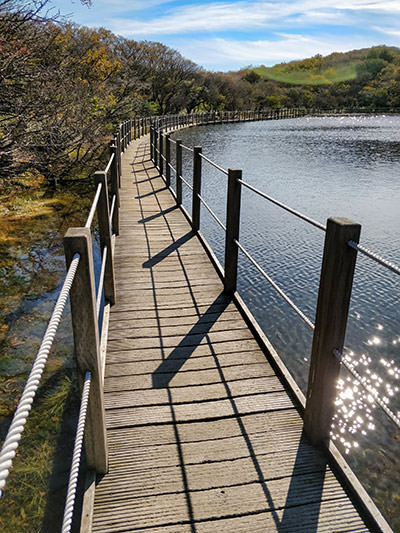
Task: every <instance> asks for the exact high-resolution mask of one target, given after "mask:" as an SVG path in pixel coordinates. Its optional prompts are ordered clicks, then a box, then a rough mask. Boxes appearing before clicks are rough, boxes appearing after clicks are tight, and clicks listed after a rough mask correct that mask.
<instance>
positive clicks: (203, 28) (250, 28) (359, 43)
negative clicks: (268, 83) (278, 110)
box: [52, 0, 400, 71]
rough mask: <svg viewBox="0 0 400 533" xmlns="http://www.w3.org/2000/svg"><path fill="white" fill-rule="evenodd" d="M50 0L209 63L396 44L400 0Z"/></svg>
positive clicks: (87, 22) (270, 61)
mask: <svg viewBox="0 0 400 533" xmlns="http://www.w3.org/2000/svg"><path fill="white" fill-rule="evenodd" d="M92 1H93V3H92V6H91V7H86V6H83V5H82V4H81V3H80V1H79V0H52V4H53V5H54V9H58V10H59V11H60V13H61V14H62V15H64V16H65V15H69V17H68V18H69V20H71V21H73V22H76V23H78V24H80V25H84V26H90V27H95V28H97V27H104V28H107V29H109V30H111V31H112V32H113V33H116V34H118V35H122V36H123V37H127V38H129V39H134V40H136V41H142V40H146V41H159V42H162V43H164V44H166V45H167V46H170V47H171V48H174V49H175V50H178V51H179V52H180V53H181V54H182V55H183V56H184V57H185V58H187V59H191V60H192V61H194V62H195V63H197V64H198V65H200V66H202V67H204V68H206V69H207V70H212V71H229V70H238V69H240V68H242V67H246V66H250V65H253V66H258V65H261V64H263V65H266V66H271V65H274V64H276V63H282V62H284V61H285V62H287V61H292V60H295V59H304V58H306V57H311V56H313V55H315V54H322V55H328V54H330V53H332V52H347V51H349V50H354V49H358V48H366V47H370V46H375V45H380V44H386V45H388V46H397V47H400V0H287V1H275V0H266V1H265V0H237V1H233V2H226V1H209V0H200V1H195V0H177V1H172V2H171V1H168V0H92Z"/></svg>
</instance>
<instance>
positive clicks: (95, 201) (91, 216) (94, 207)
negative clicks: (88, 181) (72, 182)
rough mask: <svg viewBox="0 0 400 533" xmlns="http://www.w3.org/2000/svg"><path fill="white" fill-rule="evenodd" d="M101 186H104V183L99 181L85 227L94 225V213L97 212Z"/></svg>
mask: <svg viewBox="0 0 400 533" xmlns="http://www.w3.org/2000/svg"><path fill="white" fill-rule="evenodd" d="M101 187H102V184H101V183H99V184H98V185H97V190H96V194H95V197H94V199H93V203H92V207H91V208H90V213H89V216H88V217H87V220H86V224H85V228H90V226H91V225H92V222H93V218H94V214H95V212H96V208H97V203H98V201H99V198H100V192H101Z"/></svg>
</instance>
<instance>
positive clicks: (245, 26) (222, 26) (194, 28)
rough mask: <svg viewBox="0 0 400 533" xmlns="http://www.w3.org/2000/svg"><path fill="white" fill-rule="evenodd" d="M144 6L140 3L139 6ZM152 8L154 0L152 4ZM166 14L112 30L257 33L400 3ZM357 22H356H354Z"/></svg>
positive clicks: (257, 4)
mask: <svg viewBox="0 0 400 533" xmlns="http://www.w3.org/2000/svg"><path fill="white" fill-rule="evenodd" d="M139 3H140V4H141V2H139ZM149 3H150V4H151V0H149ZM166 9H167V11H166V14H165V15H163V16H161V17H156V18H153V19H151V20H141V19H129V18H111V19H110V20H109V24H111V29H112V30H114V31H116V32H118V33H119V34H122V35H126V36H128V35H135V36H137V37H144V38H145V37H146V36H148V35H173V34H183V33H190V32H200V31H210V32H216V31H231V30H245V31H246V30H247V31H248V30H256V29H260V28H268V27H271V26H272V25H276V24H284V25H285V24H293V21H294V19H293V20H292V21H290V20H288V17H295V20H296V21H297V23H302V24H305V23H317V24H340V25H343V24H350V23H351V20H350V18H348V17H351V19H353V18H354V16H355V15H356V13H354V12H361V13H366V12H372V13H374V14H375V15H377V14H378V12H380V13H381V14H387V13H391V14H395V13H400V2H399V1H398V0H396V1H391V0H386V1H378V0H375V1H365V0H294V1H286V2H277V1H273V0H269V1H265V0H257V1H248V0H243V1H239V2H214V3H208V4H207V3H206V4H197V3H196V4H195V3H192V4H188V5H186V6H180V7H179V8H173V9H169V10H168V8H166ZM353 22H354V20H353Z"/></svg>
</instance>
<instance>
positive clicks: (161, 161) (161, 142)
mask: <svg viewBox="0 0 400 533" xmlns="http://www.w3.org/2000/svg"><path fill="white" fill-rule="evenodd" d="M158 149H159V150H160V153H159V154H158V155H159V161H158V162H159V169H160V176H161V177H162V178H164V157H163V155H164V134H163V132H162V130H160V135H159V138H158Z"/></svg>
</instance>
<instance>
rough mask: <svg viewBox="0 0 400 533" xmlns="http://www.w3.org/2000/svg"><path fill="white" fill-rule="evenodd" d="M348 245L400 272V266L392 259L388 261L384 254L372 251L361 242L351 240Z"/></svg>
mask: <svg viewBox="0 0 400 533" xmlns="http://www.w3.org/2000/svg"><path fill="white" fill-rule="evenodd" d="M348 245H349V246H351V247H352V248H354V249H355V250H357V251H358V252H360V253H362V254H364V255H366V256H367V257H369V258H370V259H372V260H373V261H376V262H377V263H379V264H380V265H382V266H384V267H386V268H388V269H389V270H391V271H392V272H394V273H395V274H400V268H399V267H398V266H397V265H395V264H394V263H392V262H391V261H388V260H387V259H385V258H383V257H382V256H380V255H378V254H377V253H375V252H372V251H371V250H368V248H365V246H362V245H361V244H359V243H357V242H354V241H349V242H348Z"/></svg>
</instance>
